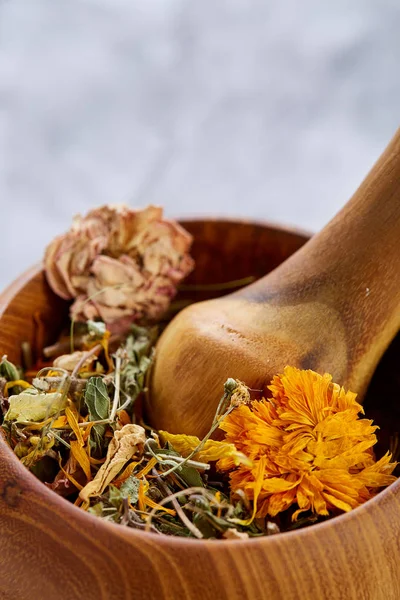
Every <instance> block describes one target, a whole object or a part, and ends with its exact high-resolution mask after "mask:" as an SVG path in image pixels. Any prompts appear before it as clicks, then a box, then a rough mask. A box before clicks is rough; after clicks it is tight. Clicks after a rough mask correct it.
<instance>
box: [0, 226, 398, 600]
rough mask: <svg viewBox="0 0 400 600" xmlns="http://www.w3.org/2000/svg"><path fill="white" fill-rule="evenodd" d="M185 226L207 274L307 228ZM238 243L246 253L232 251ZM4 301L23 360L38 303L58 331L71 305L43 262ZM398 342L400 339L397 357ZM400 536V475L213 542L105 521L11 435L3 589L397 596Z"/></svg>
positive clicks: (341, 598) (283, 252)
mask: <svg viewBox="0 0 400 600" xmlns="http://www.w3.org/2000/svg"><path fill="white" fill-rule="evenodd" d="M185 226H186V227H187V228H188V229H189V230H190V231H191V232H192V233H194V234H195V236H196V243H195V249H194V251H195V255H196V258H197V259H198V269H197V270H196V272H195V273H194V274H193V276H192V277H193V279H192V280H194V279H195V280H196V282H197V283H204V282H210V281H214V282H220V281H229V280H231V279H234V278H236V277H244V276H246V275H248V274H249V271H250V272H252V273H254V274H255V275H256V276H259V277H260V276H262V275H264V274H265V273H266V272H268V270H269V269H271V268H274V267H276V266H277V264H278V263H279V262H280V261H282V260H284V259H286V258H287V257H288V256H289V255H290V254H291V253H293V252H295V251H296V250H297V249H298V248H299V247H300V246H302V244H303V243H304V241H305V239H306V238H305V237H304V236H303V235H300V234H296V233H293V232H288V231H285V230H279V229H274V228H271V227H268V226H263V225H261V224H259V225H252V224H246V223H232V222H224V221H209V222H201V221H199V222H189V223H185ZM238 244H240V247H241V250H240V253H237V254H235V255H234V256H232V249H233V248H234V247H235V246H237V245H238ZM216 257H217V259H218V260H217V263H216V261H215V258H216ZM216 264H217V265H218V266H215V265H216ZM214 267H215V269H214ZM187 294H188V293H187ZM0 305H1V307H2V308H1V311H0V334H1V335H0V353H4V352H7V353H8V355H9V356H10V358H12V359H13V360H18V359H19V358H20V356H19V345H20V343H21V342H22V341H23V340H25V339H26V338H27V336H28V337H29V336H32V335H33V331H34V330H33V327H34V326H33V321H32V315H33V313H34V312H35V310H37V309H40V311H41V313H42V315H43V317H44V318H45V319H47V320H48V322H49V323H51V322H53V323H54V327H53V329H51V328H50V330H51V332H52V334H53V336H54V337H55V336H56V334H57V331H58V329H59V327H60V324H61V321H62V319H63V318H64V317H65V313H66V305H65V304H63V303H59V302H58V301H57V300H56V298H55V297H54V296H53V295H52V293H51V292H50V291H49V289H48V287H47V286H46V284H45V282H44V278H43V276H42V273H41V272H40V270H37V269H36V270H34V271H31V272H30V273H28V274H27V275H26V276H24V277H22V278H20V280H18V281H17V282H16V283H15V284H14V285H13V286H12V288H11V289H9V290H8V292H6V294H5V295H3V296H2V297H1V301H0ZM52 319H54V321H52ZM399 347H400V346H399V345H398V344H397V346H395V347H393V348H391V350H392V349H393V352H394V353H395V354H394V356H392V359H393V364H395V362H396V361H397V364H398V358H399V357H398V350H399ZM377 386H378V388H379V382H377ZM397 392H398V390H397ZM399 539H400V482H396V483H395V484H393V485H392V486H391V487H390V488H388V489H387V490H385V491H383V492H382V493H381V494H379V495H378V496H377V497H376V498H375V499H373V500H372V501H370V502H368V503H367V504H365V505H364V506H363V507H361V508H359V509H356V510H354V511H353V512H351V513H349V514H347V515H344V516H341V517H338V518H336V519H334V520H332V521H330V522H327V523H324V524H321V525H315V526H312V527H310V528H308V529H303V530H299V531H296V532H291V533H284V534H280V535H277V536H272V537H268V538H259V539H253V540H249V541H239V542H237V541H224V542H222V541H214V542H203V541H198V540H182V539H179V538H172V537H166V536H157V535H154V534H146V533H142V532H138V531H134V530H132V529H127V528H124V527H121V526H117V525H112V524H107V523H104V522H103V521H101V520H100V519H98V518H96V517H94V516H91V515H89V514H87V513H85V512H83V511H81V510H79V509H78V508H76V507H74V506H73V505H71V504H70V503H69V502H68V501H67V500H64V499H63V498H60V497H59V496H57V495H56V494H54V493H53V492H51V491H50V490H48V489H47V488H46V487H45V486H44V485H43V484H41V483H40V482H39V481H37V480H36V479H35V477H34V476H33V475H32V474H31V473H29V471H27V470H26V469H25V468H24V467H23V466H22V465H21V464H20V462H19V461H18V459H17V458H16V457H15V456H14V454H13V453H12V451H11V450H10V449H9V448H8V446H7V445H6V443H5V442H4V441H3V440H2V439H0V564H1V574H0V598H2V599H4V600H42V598H46V599H47V600H53V599H54V600H56V599H58V600H76V599H77V598H85V600H100V599H101V600H108V599H109V598H113V599H114V600H137V599H141V598H143V599H146V600H148V599H149V598H157V599H158V600H181V599H182V600H198V599H199V598H202V599H203V600H216V599H218V600H308V599H310V600H315V599H318V600H361V599H362V600H364V599H365V600H369V599H370V600H398V598H399V597H400V569H399V567H398V565H399V558H400V551H399V544H398V540H399Z"/></svg>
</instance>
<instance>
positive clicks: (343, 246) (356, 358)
mask: <svg viewBox="0 0 400 600" xmlns="http://www.w3.org/2000/svg"><path fill="white" fill-rule="evenodd" d="M237 252H238V253H240V239H238V240H237ZM399 328H400V129H399V130H398V131H397V133H396V135H395V137H394V138H393V140H392V141H391V142H390V144H389V146H388V147H387V149H386V150H385V152H384V153H383V154H382V156H381V157H380V159H379V160H378V162H377V163H376V164H375V166H374V167H373V168H372V170H371V171H370V173H369V174H368V176H367V177H366V179H365V180H364V182H363V183H362V184H361V186H360V187H359V189H358V190H357V191H356V193H355V194H354V196H353V197H352V198H351V200H350V201H349V202H348V204H347V205H346V206H345V207H344V208H343V209H342V210H341V211H340V212H339V213H338V214H337V215H336V216H335V217H334V219H333V220H332V221H331V222H330V223H329V224H328V225H327V226H326V227H325V228H324V229H323V230H322V231H321V232H320V233H319V234H317V235H315V236H314V237H313V238H312V239H311V240H310V241H309V242H308V243H307V244H305V245H304V246H303V247H302V248H301V249H300V250H299V251H298V252H296V253H295V254H294V255H293V256H291V257H290V258H289V259H288V260H287V261H286V262H284V263H283V264H282V265H280V266H279V267H278V268H277V269H275V270H274V271H273V272H272V273H270V274H268V275H266V276H265V277H263V278H262V279H260V280H258V281H257V282H255V283H253V284H251V285H249V286H248V287H246V288H243V289H241V290H240V291H238V292H235V293H233V294H229V295H227V296H225V297H223V298H218V299H215V300H209V301H206V302H201V303H197V304H194V305H192V306H189V307H188V308H186V309H185V310H183V311H182V312H181V313H179V314H178V315H177V316H176V317H175V319H173V321H172V322H171V323H170V324H169V326H168V327H167V328H166V330H165V332H164V333H163V335H162V336H161V338H160V340H159V342H158V345H157V352H156V361H155V365H154V368H153V372H152V379H151V388H150V389H151V393H150V396H149V399H148V406H147V410H148V414H149V418H150V420H151V423H152V425H153V426H155V427H157V428H159V429H165V430H168V431H170V432H185V433H189V434H196V435H199V436H202V435H203V434H205V433H206V432H207V431H208V429H209V426H210V423H211V421H212V418H213V416H214V413H215V409H216V406H217V403H218V400H219V398H220V397H221V395H222V391H223V384H224V382H225V380H226V379H227V378H228V377H233V378H236V379H240V380H242V381H244V382H245V383H246V384H247V385H248V386H250V387H251V388H255V389H262V390H265V389H266V386H268V384H269V383H270V380H271V378H272V376H273V375H274V374H276V373H280V372H282V370H283V368H284V367H285V365H295V366H298V367H300V368H302V369H313V370H315V371H318V372H319V373H324V372H328V373H331V374H332V375H333V379H334V381H336V382H337V383H339V384H341V385H344V386H345V387H346V388H349V389H351V390H352V391H355V392H357V393H358V394H359V397H360V398H361V399H362V397H363V395H364V393H365V391H366V388H367V386H368V383H369V381H370V379H371V377H372V374H373V372H374V370H375V368H376V366H377V364H378V362H379V360H380V358H381V356H382V354H383V353H384V351H385V349H386V348H387V346H388V345H389V343H390V341H391V340H392V339H393V337H394V336H395V335H396V333H397V332H398V330H399ZM382 402H384V398H382Z"/></svg>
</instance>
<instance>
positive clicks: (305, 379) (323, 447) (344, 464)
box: [217, 367, 396, 522]
mask: <svg viewBox="0 0 400 600" xmlns="http://www.w3.org/2000/svg"><path fill="white" fill-rule="evenodd" d="M269 389H270V391H271V392H272V398H271V399H269V400H261V401H256V402H253V404H252V405H250V406H247V405H244V404H242V405H240V406H238V408H236V409H235V410H233V411H232V412H231V413H230V414H229V415H228V416H227V417H226V418H225V419H224V420H223V422H222V423H221V425H220V427H221V429H223V430H224V431H225V433H226V440H225V442H224V443H226V442H229V443H232V444H234V445H235V447H236V449H237V450H238V451H239V452H242V453H243V454H245V455H246V456H247V457H249V458H250V459H251V461H252V465H250V466H249V465H246V464H241V465H240V466H239V467H238V468H236V469H234V470H231V469H232V466H231V465H226V466H227V467H228V468H229V470H231V472H230V482H231V489H232V491H235V490H239V489H241V490H243V491H244V493H245V494H246V496H247V497H248V498H249V499H250V500H252V501H253V505H254V513H253V517H252V518H254V516H257V517H264V516H266V515H270V516H275V515H277V514H278V513H280V512H281V511H284V510H286V509H288V508H289V507H291V506H292V505H293V506H295V505H297V507H298V509H297V510H296V511H295V512H294V513H293V517H292V518H293V520H296V519H297V517H298V515H299V514H300V513H302V512H304V511H312V512H313V513H316V514H318V515H328V514H329V512H330V511H349V510H351V509H352V508H356V507H357V506H359V505H360V504H362V503H363V502H365V501H366V500H368V499H370V498H371V497H372V496H373V495H374V494H376V493H377V491H378V488H381V487H384V486H387V485H389V484H390V483H392V482H393V481H394V480H395V479H396V478H395V476H393V475H392V472H393V469H394V468H395V466H396V463H392V462H390V461H391V455H390V454H389V453H387V454H386V455H385V456H383V457H382V458H381V459H380V460H379V461H376V460H375V457H374V453H373V450H372V447H373V446H374V444H375V443H376V441H377V438H376V435H375V431H376V429H377V426H375V425H373V422H372V421H370V420H368V419H363V418H359V415H360V414H363V409H362V406H361V405H360V404H358V403H357V402H356V394H354V393H353V392H349V391H348V392H346V391H345V390H344V389H343V388H342V387H340V386H339V385H337V384H335V383H332V377H331V375H328V374H325V375H323V376H321V375H319V374H318V373H315V372H313V371H301V370H299V369H296V368H294V367H286V368H285V370H284V373H283V374H282V375H277V376H275V377H274V378H273V380H272V383H271V385H270V387H269ZM217 466H218V468H219V469H220V470H228V469H226V468H225V465H224V463H223V462H221V461H220V462H219V464H218V465H217ZM251 520H252V519H250V520H249V521H248V522H250V521H251Z"/></svg>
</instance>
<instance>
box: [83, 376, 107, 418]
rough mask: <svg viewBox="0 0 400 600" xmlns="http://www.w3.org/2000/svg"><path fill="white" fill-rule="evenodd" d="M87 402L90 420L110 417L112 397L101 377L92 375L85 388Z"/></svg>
mask: <svg viewBox="0 0 400 600" xmlns="http://www.w3.org/2000/svg"><path fill="white" fill-rule="evenodd" d="M85 404H86V406H87V409H88V413H89V420H90V421H101V420H102V419H108V416H109V414H110V398H109V395H108V391H107V387H106V385H105V383H104V381H103V379H102V378H101V377H91V378H90V379H89V381H88V383H87V386H86V390H85Z"/></svg>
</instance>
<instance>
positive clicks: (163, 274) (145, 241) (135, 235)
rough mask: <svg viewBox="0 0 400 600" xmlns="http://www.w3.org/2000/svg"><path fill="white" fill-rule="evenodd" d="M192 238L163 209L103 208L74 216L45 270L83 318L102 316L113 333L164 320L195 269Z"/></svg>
mask: <svg viewBox="0 0 400 600" xmlns="http://www.w3.org/2000/svg"><path fill="white" fill-rule="evenodd" d="M191 243H192V237H191V235H190V234H189V233H187V232H186V231H185V230H184V229H183V228H182V227H180V225H178V224H177V223H176V222H174V221H169V220H167V219H164V218H163V216H162V208H160V207H156V206H148V207H147V208H145V209H131V208H129V207H127V206H103V207H100V208H97V209H95V210H92V211H90V212H89V213H88V214H87V215H86V217H81V216H78V217H76V218H75V220H74V222H73V224H72V227H71V229H70V230H69V231H68V232H67V233H66V234H64V235H61V236H58V237H57V238H55V239H54V240H53V242H51V244H50V245H49V246H48V248H47V250H46V253H45V258H44V266H45V271H46V275H47V280H48V282H49V284H50V286H51V287H52V289H53V290H54V292H55V293H56V294H58V295H59V296H61V297H62V298H65V299H66V300H71V299H73V300H74V303H73V304H72V306H71V315H72V316H73V317H74V318H75V319H78V320H84V321H86V320H88V319H95V318H98V317H100V318H101V319H102V320H103V321H104V322H105V323H106V324H107V326H108V328H109V329H110V330H111V331H113V332H121V331H124V330H126V329H128V328H129V326H130V325H131V323H133V322H136V321H139V320H140V319H142V318H146V319H159V318H160V316H161V315H162V314H163V313H164V312H165V311H166V310H167V308H168V306H169V304H170V301H171V299H172V298H173V297H174V295H175V293H176V287H177V285H178V284H179V282H180V281H181V280H182V279H183V278H184V277H185V276H186V275H187V274H188V273H190V271H191V270H192V268H193V260H192V258H191V257H190V255H189V249H190V246H191Z"/></svg>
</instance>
